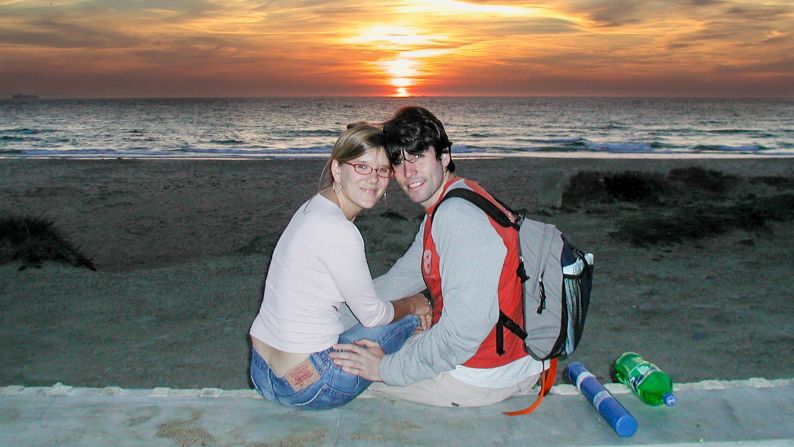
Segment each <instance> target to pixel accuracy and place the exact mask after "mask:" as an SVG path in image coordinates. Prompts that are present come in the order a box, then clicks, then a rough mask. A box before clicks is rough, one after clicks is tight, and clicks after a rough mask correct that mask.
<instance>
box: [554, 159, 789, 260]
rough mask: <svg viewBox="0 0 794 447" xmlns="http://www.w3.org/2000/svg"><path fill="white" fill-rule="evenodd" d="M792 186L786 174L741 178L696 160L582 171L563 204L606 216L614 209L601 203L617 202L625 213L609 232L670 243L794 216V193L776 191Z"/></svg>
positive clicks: (640, 242) (643, 242) (758, 227)
mask: <svg viewBox="0 0 794 447" xmlns="http://www.w3.org/2000/svg"><path fill="white" fill-rule="evenodd" d="M754 186H755V187H754ZM768 187H771V188H768ZM792 188H794V179H792V178H790V177H751V178H742V177H739V176H735V175H730V174H725V173H723V172H720V171H715V170H710V169H704V168H701V167H697V166H693V167H685V168H677V169H672V170H670V172H669V173H667V175H663V174H659V173H655V172H642V171H624V172H617V173H616V172H596V171H582V172H579V173H577V174H576V175H575V176H573V177H571V179H570V181H569V182H568V185H567V187H566V189H565V191H564V192H563V205H564V206H566V207H568V208H569V209H570V208H571V207H575V208H584V211H585V213H587V214H599V215H605V216H608V215H610V214H612V213H611V212H610V210H609V209H605V208H604V205H605V204H608V206H609V208H610V209H613V208H615V207H617V208H618V209H620V210H621V211H622V212H621V213H619V214H620V215H622V216H624V217H621V218H618V220H617V222H616V226H617V231H614V232H612V233H611V235H612V237H613V238H615V239H617V240H620V241H623V242H628V243H630V244H632V245H636V246H647V245H670V244H675V243H683V242H686V241H695V240H700V239H704V238H707V237H710V236H717V235H720V234H723V233H726V232H728V231H732V230H744V231H747V232H751V233H757V232H759V231H762V230H766V229H768V228H769V225H768V224H769V222H771V221H786V220H790V219H793V218H794V194H791V193H784V194H780V193H781V192H786V191H789V190H790V189H792ZM734 190H735V191H743V192H744V195H743V196H739V195H737V194H732V193H731V192H732V191H734Z"/></svg>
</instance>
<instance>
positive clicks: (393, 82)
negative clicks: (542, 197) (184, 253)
mask: <svg viewBox="0 0 794 447" xmlns="http://www.w3.org/2000/svg"><path fill="white" fill-rule="evenodd" d="M13 93H37V94H39V95H40V96H42V97H159V96H338V95H367V96H371V95H397V94H413V95H450V96H452V95H455V96H458V95H498V96H536V95H553V96H590V95H597V96H774V97H783V96H785V97H792V96H794V1H792V0H773V1H749V0H736V1H734V0H673V1H642V0H574V1H548V2H536V3H532V2H522V1H468V2H464V1H454V0H436V1H418V0H413V1H368V2H362V1H360V0H356V1H352V0H350V1H348V0H339V1H316V0H315V1H300V0H298V1H287V0H285V1H246V0H223V1H221V0H198V1H191V0H172V1H154V0H137V1H123V0H118V1H104V0H87V1H78V0H69V1H57V0H54V1H52V2H50V1H15V0H10V1H6V0H0V97H8V96H10V95H11V94H13Z"/></svg>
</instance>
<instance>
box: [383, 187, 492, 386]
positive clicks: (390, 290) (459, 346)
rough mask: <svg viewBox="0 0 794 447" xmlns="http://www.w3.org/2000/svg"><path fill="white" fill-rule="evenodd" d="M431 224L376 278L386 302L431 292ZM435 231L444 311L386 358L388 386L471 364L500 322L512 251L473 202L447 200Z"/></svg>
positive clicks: (385, 370) (426, 377)
mask: <svg viewBox="0 0 794 447" xmlns="http://www.w3.org/2000/svg"><path fill="white" fill-rule="evenodd" d="M456 187H466V186H465V185H464V184H463V182H462V181H459V182H456V183H454V184H453V185H452V186H451V187H450V189H451V188H456ZM426 223H427V216H425V221H424V222H422V225H421V226H420V227H419V231H418V232H417V234H416V238H414V242H413V243H412V244H411V246H410V247H409V248H408V251H407V252H406V253H405V254H404V255H403V256H402V257H401V258H400V259H399V260H398V261H397V262H396V263H395V264H394V266H393V267H392V268H391V269H390V270H389V271H388V272H387V273H386V274H384V275H382V276H380V277H378V278H377V279H375V290H376V291H377V293H378V296H379V297H380V298H381V299H383V300H395V299H398V298H402V297H404V296H408V295H412V294H415V293H418V292H420V291H422V290H424V289H425V288H426V286H425V283H424V280H423V278H422V270H421V258H422V252H423V240H422V239H423V234H424V226H425V224H426ZM431 232H432V235H433V241H434V242H435V244H436V249H437V250H438V254H439V267H440V270H441V293H442V295H443V297H444V309H443V311H442V315H441V319H440V320H439V322H438V323H437V324H435V325H434V326H433V327H431V328H430V330H428V331H426V332H422V333H419V334H417V335H416V336H414V337H411V338H410V339H409V340H408V341H407V342H406V343H405V345H404V346H403V347H402V348H401V349H400V350H399V351H397V352H395V353H394V354H390V355H387V356H386V357H384V358H383V360H382V361H381V364H380V374H381V377H382V378H383V382H384V383H386V384H388V385H398V386H404V385H408V384H410V383H413V382H416V381H419V380H424V379H428V378H431V377H435V376H437V375H438V374H440V373H441V372H443V371H449V370H452V369H455V367H456V366H457V365H461V364H463V363H465V362H466V360H468V359H469V358H471V356H472V355H474V353H475V352H477V349H478V348H479V346H480V344H481V343H482V342H483V340H485V337H487V336H488V333H489V332H490V331H491V329H493V327H494V325H495V324H496V321H497V319H498V318H499V299H498V287H499V277H500V275H501V273H502V265H503V264H504V258H505V255H506V254H507V249H506V248H505V246H504V242H503V241H502V238H501V237H499V234H498V233H497V232H496V230H494V228H493V227H492V226H491V223H490V222H489V220H488V217H487V216H486V215H485V213H484V212H482V210H480V209H479V208H477V206H475V205H474V204H472V203H470V202H468V201H467V200H464V199H459V198H454V199H450V200H447V201H445V202H444V203H442V204H441V205H440V206H439V207H438V209H437V210H436V215H435V219H434V220H433V229H432V231H431Z"/></svg>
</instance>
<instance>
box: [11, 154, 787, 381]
mask: <svg viewBox="0 0 794 447" xmlns="http://www.w3.org/2000/svg"><path fill="white" fill-rule="evenodd" d="M323 163H324V162H323V161H322V160H255V161H253V160H245V161H223V160H214V161H210V160H192V161H190V160H13V159H6V160H0V216H3V215H25V216H33V217H43V218H46V219H49V220H52V221H53V222H54V224H55V226H57V228H58V229H60V231H61V232H62V233H63V234H64V236H65V237H66V238H67V239H68V241H70V242H71V243H73V244H74V245H75V246H77V247H78V248H79V249H80V250H81V252H82V253H83V254H85V255H86V256H87V257H89V258H90V259H91V260H92V261H93V263H94V265H95V266H96V271H91V270H89V269H86V268H77V267H73V266H70V265H63V264H59V263H53V262H47V263H44V265H43V266H42V267H41V268H37V267H35V266H29V267H27V268H24V269H20V267H21V266H22V264H21V263H20V262H19V261H16V262H12V263H6V264H3V265H0V309H2V311H1V312H0V386H4V385H12V384H15V385H26V386H49V385H52V384H54V383H57V382H61V383H64V384H67V385H72V386H88V387H105V386H120V387H125V388H152V387H174V388H202V387H219V388H225V389H236V388H247V387H248V386H249V384H248V377H247V366H248V349H249V344H248V341H247V330H248V327H249V325H250V323H251V320H252V319H253V318H254V316H255V314H256V312H257V310H258V307H259V303H260V300H261V287H262V285H263V281H264V278H265V273H266V271H267V265H268V262H269V259H270V258H269V257H270V253H271V251H272V249H273V246H274V244H275V242H276V240H277V239H278V236H279V234H280V232H281V230H282V229H283V228H284V227H285V226H286V224H287V222H288V220H289V218H290V217H291V215H292V213H293V212H294V210H295V209H296V208H297V207H298V206H299V205H300V204H301V203H302V202H303V201H305V200H306V199H307V198H309V197H310V196H311V195H312V194H313V193H314V192H315V191H316V189H317V186H318V182H319V174H320V171H321V169H322V166H323ZM457 163H458V173H459V174H461V175H463V176H466V177H469V178H472V179H476V180H478V181H479V182H480V183H481V184H483V185H484V186H485V187H486V188H488V189H490V190H491V191H492V192H493V193H494V194H495V195H497V196H498V197H500V198H502V199H503V200H505V201H506V202H508V203H510V204H511V205H512V206H513V207H514V208H523V209H526V210H528V211H529V215H530V217H532V218H535V219H539V220H544V221H548V222H553V223H555V224H557V225H558V226H559V227H560V228H561V229H562V230H563V231H564V232H566V233H568V234H569V235H570V236H571V237H572V239H573V240H574V241H575V242H576V243H577V244H578V245H579V246H581V247H582V248H585V249H587V250H588V251H592V252H593V253H594V254H595V257H596V271H595V275H596V276H595V285H594V290H593V297H592V302H591V307H590V312H589V314H588V319H587V325H586V329H585V334H584V339H583V341H582V342H581V344H580V345H579V348H578V350H577V351H576V353H575V354H574V356H573V357H572V359H574V360H578V361H581V362H583V363H584V364H585V365H587V366H588V367H589V369H590V370H591V371H592V372H593V373H594V374H596V375H597V376H598V377H599V378H601V379H602V380H603V381H609V366H610V364H611V362H612V361H613V360H614V359H615V358H616V357H617V356H618V355H620V354H621V353H623V352H624V351H629V350H631V351H636V352H639V353H641V354H642V355H643V356H645V357H647V358H648V359H650V360H652V361H654V362H655V363H657V364H658V365H659V366H660V367H662V368H663V369H665V370H666V371H667V372H668V373H670V375H671V376H672V377H673V379H674V381H677V382H691V381H699V380H705V379H744V378H750V377H765V378H769V379H774V378H791V377H794V356H792V347H794V296H793V295H794V292H793V290H794V279H792V275H791V271H790V270H791V267H792V265H794V264H793V263H792V254H794V250H792V241H794V220H792V219H790V218H789V217H787V215H786V213H785V212H782V214H775V212H777V211H778V209H782V208H785V207H781V206H778V205H776V204H780V203H786V198H787V196H786V194H793V193H794V159H791V158H780V159H773V158H741V159H697V158H691V159H582V158H506V159H493V160H460V161H458V162H457ZM689 167H700V168H703V169H705V170H707V171H704V172H707V173H711V174H710V175H712V176H714V174H713V173H714V172H717V173H720V176H717V178H718V179H723V178H725V179H727V180H726V181H725V187H724V188H723V189H721V190H719V191H715V190H708V189H704V190H698V188H697V187H693V186H692V185H691V183H690V185H689V187H688V188H685V189H673V190H671V191H666V192H664V191H663V192H662V193H661V196H660V198H657V199H654V198H653V197H651V198H650V199H647V200H645V199H640V200H634V199H632V198H631V197H628V198H626V197H624V198H619V199H615V200H612V201H609V202H597V203H596V202H593V203H589V204H588V203H587V202H585V203H580V204H578V205H573V204H570V203H567V202H566V203H565V204H563V206H562V207H561V208H558V207H557V205H559V204H560V197H561V195H562V190H563V182H562V181H561V180H559V179H568V178H572V177H574V176H575V175H576V174H577V173H582V172H588V171H593V172H602V173H603V172H607V173H609V172H611V173H621V172H624V171H642V172H646V173H655V174H657V175H658V177H661V178H664V179H675V178H676V177H675V176H671V175H670V172H671V170H676V169H677V170H681V169H684V168H689ZM679 172H680V171H679ZM696 172H700V171H696ZM721 176H724V177H721ZM653 178H655V177H653ZM688 181H689V182H692V179H689V180H688ZM675 184H676V185H679V186H680V184H681V183H675ZM776 200H777V201H776ZM781 200H782V202H781ZM764 204H765V205H764ZM761 205H763V206H761ZM754 206H761V208H754ZM764 206H766V207H767V208H769V210H770V212H771V214H770V215H771V216H772V217H771V218H766V217H768V216H767V214H765V213H764V212H761V211H759V209H766V208H764ZM715 210H716V211H715ZM711 211H714V213H711ZM717 211H719V212H717ZM784 211H785V210H784ZM701 213H706V214H701ZM709 213H711V214H709ZM720 213H722V214H720ZM726 213H727V214H726ZM421 215H422V210H421V209H420V207H419V206H418V205H414V204H412V203H410V202H409V201H408V200H407V199H406V198H405V197H404V196H403V195H402V193H401V192H400V191H399V190H398V188H397V187H396V185H394V184H392V185H390V187H389V192H388V195H387V198H386V200H385V201H383V202H382V203H381V204H379V205H378V207H376V208H375V209H374V210H371V211H369V212H366V213H364V214H362V215H361V216H360V217H359V219H357V221H356V224H357V225H358V226H359V228H360V229H361V232H362V234H363V236H364V239H365V243H366V248H367V256H368V260H369V262H370V268H371V270H372V273H373V275H378V274H381V273H383V272H385V271H386V269H387V268H388V266H389V265H390V264H391V263H392V262H394V260H396V259H397V258H398V257H399V256H400V255H401V254H402V252H403V251H404V250H405V249H406V248H407V247H408V244H409V243H410V241H411V240H412V239H413V236H414V234H415V231H416V228H417V227H418V225H419V223H420V216H421ZM670 215H673V216H678V218H679V221H680V220H681V219H682V218H683V217H685V216H688V217H689V218H693V219H694V220H690V222H694V223H691V224H689V228H688V229H691V230H694V229H697V227H699V226H700V224H701V223H703V224H704V228H706V229H707V230H709V231H711V229H712V228H716V229H717V230H719V231H714V233H715V234H710V233H709V234H707V235H706V237H699V236H698V237H697V238H696V239H686V240H683V241H681V242H678V243H668V242H664V241H659V242H653V243H646V244H644V245H637V242H636V241H634V242H632V241H631V240H628V239H626V238H625V234H626V231H625V229H626V228H636V227H638V226H643V225H646V226H647V225H648V223H647V222H648V221H647V220H644V219H648V218H650V217H659V218H660V219H666V218H670V217H669V216H670ZM699 216H712V217H713V216H718V219H717V221H716V223H714V222H715V221H713V220H708V219H706V218H705V217H703V218H701V217H699ZM720 216H722V217H720ZM726 216H728V217H726ZM732 216H735V217H736V218H737V219H738V218H740V217H748V218H752V219H750V223H751V224H752V222H757V224H754V225H748V224H747V221H746V220H736V221H734V219H733V217H732ZM708 222H711V223H710V224H709V225H706V223H708ZM723 224H724V225H723ZM675 231H676V232H679V233H680V231H679V230H675ZM693 233H696V232H693ZM621 234H623V238H621ZM673 236H675V235H674V234H671V235H670V237H673ZM668 239H669V238H668ZM563 363H565V362H563Z"/></svg>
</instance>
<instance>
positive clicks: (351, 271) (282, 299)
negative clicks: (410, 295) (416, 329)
mask: <svg viewBox="0 0 794 447" xmlns="http://www.w3.org/2000/svg"><path fill="white" fill-rule="evenodd" d="M343 302H346V303H347V305H348V306H349V307H350V310H351V311H352V312H353V315H355V316H356V318H358V320H359V321H360V322H361V324H362V325H364V326H367V327H372V326H379V325H383V324H388V323H389V322H391V320H392V319H393V318H394V307H393V305H392V304H391V303H390V302H389V301H383V300H381V299H380V298H379V297H378V295H377V294H376V293H375V288H374V286H373V283H372V276H371V274H370V271H369V267H368V265H367V259H366V256H365V253H364V240H363V239H362V238H361V233H360V232H359V231H358V228H357V227H356V226H355V225H354V224H353V223H352V222H350V221H349V220H347V218H346V217H345V215H344V214H343V213H342V210H340V209H339V207H338V206H337V205H336V204H335V203H333V202H331V201H330V200H328V199H326V198H325V197H323V196H322V195H320V194H317V195H315V196H314V197H313V198H312V199H310V200H309V201H307V202H306V203H304V204H303V205H302V206H301V207H300V208H298V211H297V212H295V215H294V216H292V220H291V221H290V223H289V225H287V228H286V229H285V230H284V232H283V233H282V235H281V237H280V238H279V241H278V243H277V244H276V248H275V250H274V252H273V258H272V260H271V262H270V268H269V270H268V273H267V280H266V281H265V293H264V297H263V299H262V305H261V307H260V309H259V314H258V315H257V316H256V318H255V319H254V322H253V324H252V325H251V330H250V334H251V336H253V337H255V338H257V339H259V340H261V341H263V342H265V343H267V344H268V345H270V346H272V347H274V348H277V349H280V350H282V351H285V352H292V353H312V352H318V351H322V350H324V349H327V348H329V347H330V346H331V345H333V344H334V343H336V342H337V340H338V338H339V334H341V333H342V332H343V330H344V328H343V325H342V321H341V315H340V313H339V307H340V305H341V304H342V303H343Z"/></svg>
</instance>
